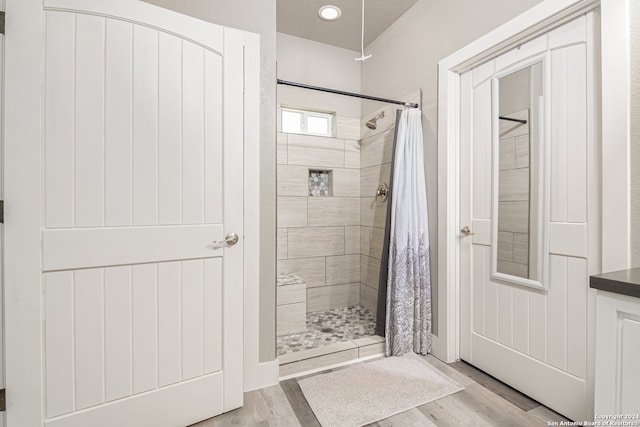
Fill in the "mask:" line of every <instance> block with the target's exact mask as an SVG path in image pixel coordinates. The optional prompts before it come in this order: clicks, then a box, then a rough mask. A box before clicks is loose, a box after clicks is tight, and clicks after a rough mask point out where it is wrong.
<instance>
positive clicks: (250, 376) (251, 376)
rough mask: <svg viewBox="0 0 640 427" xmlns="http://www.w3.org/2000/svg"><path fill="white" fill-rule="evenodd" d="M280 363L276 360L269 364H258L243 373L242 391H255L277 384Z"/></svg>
mask: <svg viewBox="0 0 640 427" xmlns="http://www.w3.org/2000/svg"><path fill="white" fill-rule="evenodd" d="M279 375H280V362H279V360H278V359H277V358H276V359H275V360H271V361H269V362H262V363H258V364H256V365H254V366H252V367H250V368H248V369H247V370H246V371H245V373H244V391H252V390H257V389H260V388H264V387H270V386H272V385H276V384H278V376H279Z"/></svg>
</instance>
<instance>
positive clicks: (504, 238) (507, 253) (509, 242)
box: [498, 231, 513, 261]
mask: <svg viewBox="0 0 640 427" xmlns="http://www.w3.org/2000/svg"><path fill="white" fill-rule="evenodd" d="M498 259H499V260H500V261H513V233H511V232H508V231H500V232H498Z"/></svg>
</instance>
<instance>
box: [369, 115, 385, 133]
mask: <svg viewBox="0 0 640 427" xmlns="http://www.w3.org/2000/svg"><path fill="white" fill-rule="evenodd" d="M383 117H384V111H380V112H379V113H378V114H376V116H375V117H374V118H373V119H371V120H369V121H368V122H367V127H368V128H369V129H371V130H376V128H377V127H378V125H377V124H376V122H377V121H378V119H381V118H383Z"/></svg>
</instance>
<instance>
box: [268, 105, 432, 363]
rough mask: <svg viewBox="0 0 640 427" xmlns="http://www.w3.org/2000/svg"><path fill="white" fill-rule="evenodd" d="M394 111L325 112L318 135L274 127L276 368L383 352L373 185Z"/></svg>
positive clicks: (378, 180)
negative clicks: (327, 125) (323, 131)
mask: <svg viewBox="0 0 640 427" xmlns="http://www.w3.org/2000/svg"><path fill="white" fill-rule="evenodd" d="M418 99H419V93H418ZM394 112H395V107H394V106H392V105H385V106H384V107H382V108H378V109H377V110H375V111H374V112H372V113H369V114H367V115H366V117H363V118H362V120H361V119H360V118H349V117H341V116H333V122H334V123H333V127H332V129H331V134H330V135H326V136H315V135H305V134H300V133H292V132H289V133H288V132H279V133H278V152H277V160H278V170H277V183H278V184H277V196H278V199H277V212H278V215H277V221H278V224H277V225H278V233H277V238H278V248H277V258H278V261H277V301H278V302H277V304H278V306H277V335H278V337H277V353H278V357H279V358H280V363H281V370H280V373H281V375H282V376H286V375H288V374H293V373H297V372H302V371H305V370H309V369H314V368H318V367H322V366H327V365H330V364H336V363H341V362H345V361H348V360H350V359H357V358H362V357H366V356H372V355H381V354H383V353H384V338H383V337H379V336H376V335H375V326H376V307H377V302H378V301H377V300H378V282H379V274H380V258H381V253H382V248H383V239H384V227H385V220H386V212H387V204H386V199H385V198H384V197H381V195H380V194H378V196H377V197H376V194H377V191H378V188H379V187H380V186H381V185H382V184H388V183H389V177H390V170H391V157H392V156H391V154H392V146H393V132H394V128H393V125H394V119H393V118H394V117H395V113H394ZM311 115H313V112H312V111H311ZM279 116H280V117H282V118H283V119H282V120H285V121H286V120H288V118H286V117H285V116H283V115H282V114H281V113H280V112H279ZM372 118H376V120H373V121H372V120H371V119H372ZM367 122H369V123H367ZM287 128H288V125H287V123H284V122H281V123H280V124H279V130H286V129H287ZM296 130H297V129H296Z"/></svg>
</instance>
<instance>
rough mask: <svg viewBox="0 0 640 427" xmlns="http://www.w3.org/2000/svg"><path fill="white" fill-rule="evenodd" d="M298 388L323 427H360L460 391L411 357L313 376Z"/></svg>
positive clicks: (415, 357)
mask: <svg viewBox="0 0 640 427" xmlns="http://www.w3.org/2000/svg"><path fill="white" fill-rule="evenodd" d="M298 384H299V385H300V389H301V390H302V393H304V396H305V397H306V399H307V402H309V406H311V409H312V410H313V412H314V413H315V414H316V417H317V418H318V421H320V424H321V425H322V426H323V427H359V426H362V425H364V424H369V423H373V422H375V421H378V420H381V419H384V418H388V417H390V416H392V415H395V414H399V413H400V412H404V411H408V410H409V409H412V408H415V407H416V406H420V405H423V404H425V403H428V402H431V401H434V400H436V399H439V398H441V397H444V396H447V395H449V394H452V393H455V392H457V391H460V390H463V389H464V387H462V386H461V385H460V384H458V383H457V382H455V381H453V380H452V379H450V378H449V377H447V376H446V375H444V374H443V373H441V372H440V371H438V370H437V369H436V368H435V367H433V366H431V365H430V364H429V363H427V362H426V361H424V360H422V359H421V358H420V357H419V356H418V355H416V354H413V353H409V354H406V355H404V356H402V357H385V358H384V359H381V360H376V361H375V362H370V363H364V364H361V365H357V366H352V367H349V368H345V369H341V370H338V371H334V372H330V373H328V374H322V375H316V376H314V377H310V378H305V379H303V380H300V381H298Z"/></svg>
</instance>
